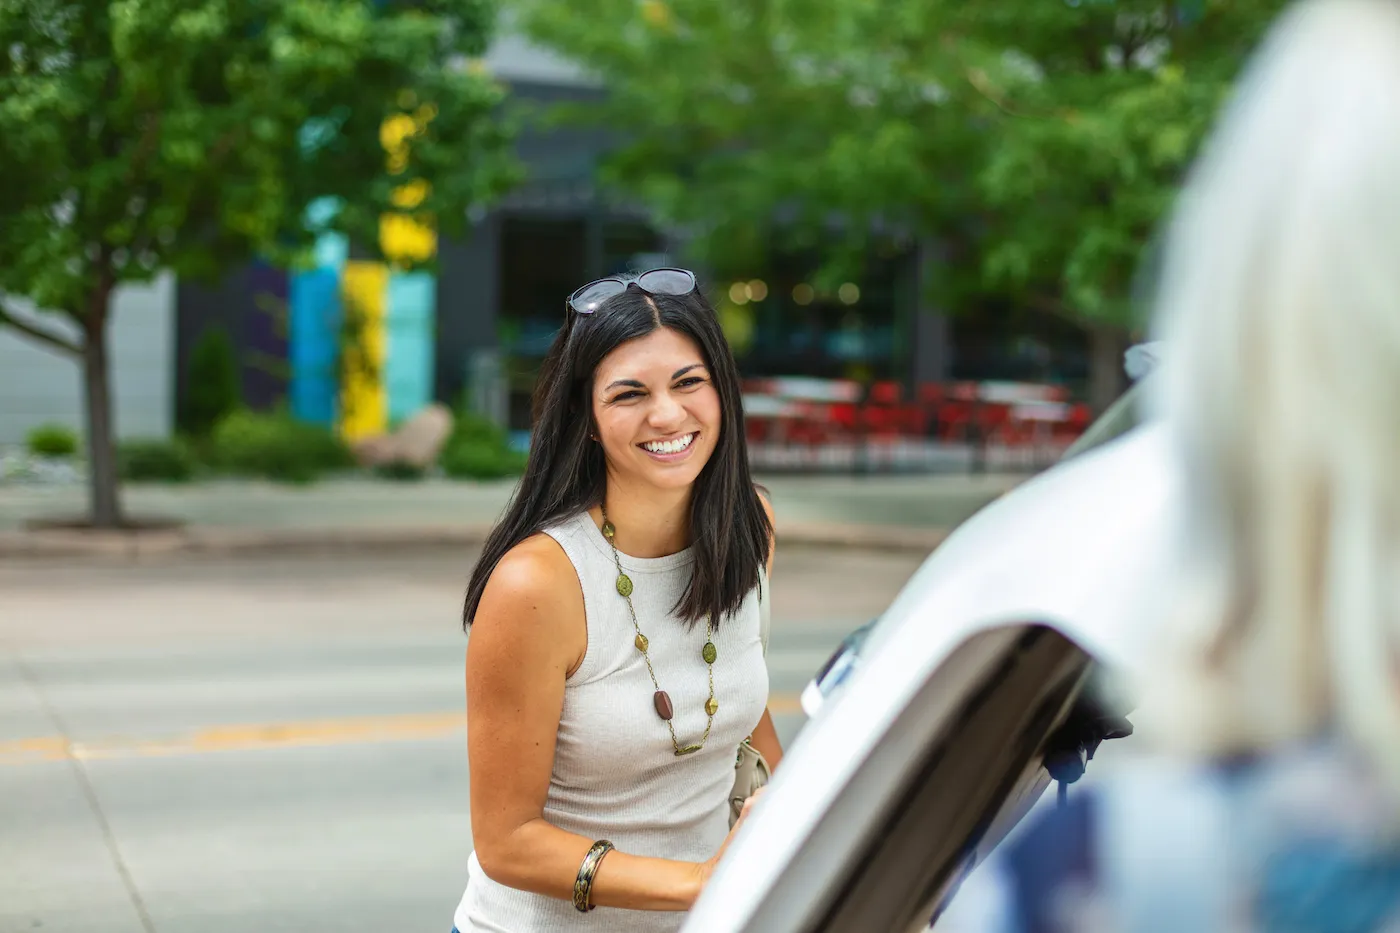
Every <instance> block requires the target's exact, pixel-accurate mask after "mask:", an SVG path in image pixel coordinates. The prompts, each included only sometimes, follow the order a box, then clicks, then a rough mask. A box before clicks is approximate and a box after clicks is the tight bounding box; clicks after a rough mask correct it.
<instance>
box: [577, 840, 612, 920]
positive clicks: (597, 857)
mask: <svg viewBox="0 0 1400 933" xmlns="http://www.w3.org/2000/svg"><path fill="white" fill-rule="evenodd" d="M612 848H613V844H612V843H611V842H608V841H607V840H606V839H599V840H598V841H597V842H595V843H593V847H592V848H591V849H589V850H588V854H587V855H585V856H584V857H583V864H582V865H580V866H579V867H578V877H577V878H575V879H574V909H576V910H578V911H579V912H580V913H585V914H586V913H588V912H589V911H590V910H592V909H593V907H594V906H595V905H593V904H590V903H589V899H590V897H591V896H592V894H593V876H594V875H596V874H598V865H599V863H601V862H602V861H603V856H605V855H607V854H608V853H609V852H611V851H612Z"/></svg>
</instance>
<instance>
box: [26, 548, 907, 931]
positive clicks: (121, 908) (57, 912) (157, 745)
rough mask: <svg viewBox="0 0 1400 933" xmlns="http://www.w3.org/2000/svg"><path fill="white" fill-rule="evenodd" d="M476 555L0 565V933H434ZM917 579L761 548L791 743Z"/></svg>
mask: <svg viewBox="0 0 1400 933" xmlns="http://www.w3.org/2000/svg"><path fill="white" fill-rule="evenodd" d="M473 556H474V555H473V554H471V553H455V552H445V551H443V550H423V549H418V550H409V551H401V552H399V553H397V554H395V555H393V556H386V555H383V554H375V555H367V554H362V555H354V556H347V555H343V554H342V555H337V556H331V555H325V556H311V555H308V556H295V557H294V556H287V557H278V558H275V559H273V558H261V559H252V558H248V559H227V558H226V559H221V560H215V559H213V558H198V557H189V556H185V557H174V556H172V557H168V558H163V559H161V560H159V561H147V562H145V563H113V562H107V563H104V562H93V563H87V564H82V563H74V562H72V561H69V562H66V563H62V564H60V563H58V562H52V561H49V562H32V563H27V562H23V561H16V562H8V563H0V864H3V865H4V866H5V871H4V872H2V873H0V933H20V931H33V930H41V929H42V930H59V931H65V933H67V931H75V933H76V931H82V933H127V931H133V933H150V931H159V933H233V931H252V930H257V931H279V930H285V931H298V933H301V931H308V930H326V931H332V930H334V931H336V933H358V931H364V933H370V931H376V933H378V931H390V930H393V931H401V930H402V931H409V930H412V931H418V930H422V931H436V933H446V930H448V929H449V928H450V927H451V914H452V910H453V908H454V907H455V905H456V902H457V899H458V897H459V896H460V894H461V889H462V885H463V882H464V880H465V874H464V872H465V863H466V856H467V853H468V852H469V851H470V848H471V838H470V826H469V819H468V787H467V767H466V755H465V749H464V741H463V739H464V734H465V730H464V716H463V710H462V707H463V699H462V692H463V691H462V654H463V647H464V645H465V638H464V636H463V634H462V632H461V629H460V624H459V620H458V615H459V611H460V604H461V593H462V590H463V588H464V585H465V581H466V576H467V572H468V569H469V567H470V561H471V560H472V558H473ZM921 560H922V558H921V557H920V555H918V554H916V553H912V552H868V551H859V550H850V549H813V548H801V547H791V548H788V549H787V550H785V551H780V553H779V555H778V558H777V565H776V567H775V571H774V581H773V593H774V618H773V634H772V647H771V650H770V655H769V667H770V671H771V674H772V698H771V708H772V709H773V711H774V714H775V718H776V720H777V723H778V728H779V732H780V733H781V734H782V736H783V738H784V740H785V741H787V740H790V739H791V738H792V736H793V735H795V734H796V732H797V731H798V730H799V729H800V728H801V725H802V715H801V713H800V710H799V708H798V702H797V700H798V693H799V692H800V690H801V688H802V686H803V685H804V684H805V683H806V681H807V678H808V677H809V675H810V674H811V673H812V672H813V670H814V669H815V668H816V667H817V666H818V665H819V664H820V663H821V662H822V661H823V660H824V659H825V658H826V657H827V655H828V654H829V652H830V651H831V649H832V648H833V647H834V646H835V645H836V644H837V643H838V642H839V641H840V639H841V637H842V636H843V635H845V634H846V633H847V632H848V631H849V630H850V629H852V628H854V627H855V626H857V625H859V624H861V623H863V622H865V621H867V620H868V619H869V618H871V617H872V616H874V615H875V614H877V613H878V612H879V611H880V610H881V609H883V608H884V606H886V605H887V604H888V602H889V600H890V599H891V598H892V597H893V596H894V594H895V593H896V592H897V591H898V589H899V587H900V586H901V585H902V584H903V582H904V581H905V580H906V579H907V578H908V576H909V575H910V574H911V573H912V572H913V571H914V569H915V568H916V567H917V566H918V565H919V563H920V562H921Z"/></svg>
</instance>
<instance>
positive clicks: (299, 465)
mask: <svg viewBox="0 0 1400 933" xmlns="http://www.w3.org/2000/svg"><path fill="white" fill-rule="evenodd" d="M210 449H211V452H212V454H213V460H214V463H215V464H216V465H217V466H219V467H220V468H221V469H224V470H227V471H229V472H230V473H234V474H237V475H241V476H261V477H265V478H267V479H271V480H277V481H279V482H287V483H309V482H311V481H312V480H314V479H316V477H318V476H320V475H321V474H322V473H325V472H327V471H329V470H336V469H340V468H342V467H346V466H349V465H350V463H351V459H350V454H349V451H348V450H347V449H346V447H345V445H344V444H342V443H341V441H340V439H339V438H337V437H336V436H335V435H334V434H332V433H331V432H330V431H328V430H326V429H325V428H323V427H320V426H319V425H314V424H307V423H305V422H303V421H297V420H296V419H295V418H292V417H291V416H290V415H287V414H284V413H277V414H270V415H269V414H257V413H255V412H249V411H240V412H234V413H233V414H232V415H229V416H228V417H227V418H225V419H223V420H222V421H220V422H219V424H218V426H216V427H215V428H214V434H213V437H212V438H211V444H210Z"/></svg>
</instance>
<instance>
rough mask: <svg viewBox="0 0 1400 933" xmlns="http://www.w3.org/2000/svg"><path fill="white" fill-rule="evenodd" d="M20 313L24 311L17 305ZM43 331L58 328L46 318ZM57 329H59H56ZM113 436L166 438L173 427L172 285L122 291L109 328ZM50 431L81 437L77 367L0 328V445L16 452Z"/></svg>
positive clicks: (164, 278) (166, 281) (170, 281)
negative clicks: (40, 430)
mask: <svg viewBox="0 0 1400 933" xmlns="http://www.w3.org/2000/svg"><path fill="white" fill-rule="evenodd" d="M14 304H15V305H16V306H17V310H18V311H19V312H21V313H23V312H25V311H27V310H29V306H27V305H25V304H24V303H23V302H19V301H16V302H14ZM43 320H44V323H46V324H55V323H59V322H60V321H61V319H60V318H58V317H57V316H52V315H46V316H45V317H44V319H43ZM60 326H62V325H61V324H60ZM109 328H110V330H109V333H108V340H109V347H110V352H111V365H112V390H113V397H114V403H113V407H114V417H115V421H116V430H117V436H118V437H120V438H132V437H168V436H170V433H171V426H172V424H173V420H174V392H173V387H174V371H175V278H174V276H172V275H170V274H168V273H167V274H162V275H161V276H160V277H159V278H157V279H156V280H155V281H154V282H152V283H150V284H148V285H127V286H123V287H121V288H119V289H117V291H116V292H115V293H114V294H113V296H112V317H111V322H110V324H109ZM49 423H57V424H64V425H68V426H69V427H72V428H73V429H74V430H76V431H78V432H79V434H81V433H82V431H83V424H84V417H83V395H82V370H81V365H80V363H79V361H78V360H76V359H71V358H69V357H67V356H65V355H63V354H61V353H58V352H57V351H54V350H50V349H48V348H46V347H44V346H43V345H41V344H39V343H36V342H35V341H33V340H30V339H29V338H28V337H26V336H24V335H23V334H19V333H17V332H15V331H14V330H12V329H10V328H8V327H4V326H0V445H11V444H22V443H24V438H25V435H26V434H27V433H28V432H29V431H30V429H32V428H34V427H36V426H38V425H41V424H49Z"/></svg>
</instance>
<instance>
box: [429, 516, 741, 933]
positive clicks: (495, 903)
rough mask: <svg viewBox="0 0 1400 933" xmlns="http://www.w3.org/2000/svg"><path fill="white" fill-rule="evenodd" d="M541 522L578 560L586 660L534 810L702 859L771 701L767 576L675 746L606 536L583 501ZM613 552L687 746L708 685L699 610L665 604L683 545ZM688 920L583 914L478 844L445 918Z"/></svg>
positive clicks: (670, 600)
mask: <svg viewBox="0 0 1400 933" xmlns="http://www.w3.org/2000/svg"><path fill="white" fill-rule="evenodd" d="M544 531H545V534H548V535H549V536H550V537H551V538H553V539H554V540H555V541H557V542H558V543H559V545H560V547H562V548H563V549H564V553H565V554H567V555H568V557H569V560H570V561H571V562H572V563H573V566H574V570H575V571H576V572H577V573H578V579H579V583H580V584H581V585H582V590H583V606H584V616H585V618H586V620H587V626H588V647H587V650H586V652H585V654H584V657H583V661H582V663H580V664H579V667H578V670H576V671H574V673H573V674H572V675H571V676H570V677H569V678H568V680H567V681H566V682H565V688H564V705H563V709H562V711H561V713H560V717H559V732H558V737H557V740H556V745H555V750H554V767H553V770H552V773H551V775H550V782H549V791H548V793H547V795H546V797H545V804H544V818H545V819H546V820H548V821H549V822H550V823H552V824H553V825H555V826H557V827H559V828H560V829H563V830H565V831H567V832H571V833H576V834H578V835H580V836H583V837H585V838H587V839H589V840H596V839H607V840H610V841H611V842H612V843H613V845H614V846H616V847H617V849H618V850H619V851H621V852H626V853H628V854H629V855H642V856H652V857H656V858H666V859H677V860H681V861H688V862H703V861H705V860H706V859H708V858H710V857H711V856H713V855H714V854H715V852H716V851H717V850H718V849H719V846H720V845H721V843H723V842H724V838H725V836H726V835H727V834H728V832H729V804H728V797H729V790H730V788H731V787H732V786H733V784H734V764H735V754H736V750H737V748H738V745H739V743H740V742H741V741H743V739H744V738H745V737H746V736H748V735H749V734H750V733H751V732H752V731H753V729H754V727H756V726H757V725H758V722H759V720H760V719H761V718H762V717H763V712H764V709H765V708H766V707H767V701H768V670H767V666H766V664H765V662H764V658H763V648H762V645H761V644H760V639H759V626H760V620H759V612H760V605H759V590H761V591H762V593H763V601H764V602H765V603H766V602H767V600H768V592H767V581H766V578H765V577H764V576H762V571H761V570H760V586H759V590H755V591H754V592H751V593H750V594H749V595H748V596H747V597H746V598H745V599H744V602H743V604H742V606H741V607H740V609H739V611H738V613H736V614H735V615H734V616H732V617H730V618H727V619H724V620H721V622H720V624H719V627H718V629H717V631H716V632H715V634H714V638H713V640H714V644H715V648H716V649H717V651H718V657H717V658H716V659H715V662H714V678H715V699H716V701H717V702H718V703H719V710H718V711H717V712H716V714H715V718H714V726H713V728H712V729H711V730H710V737H709V739H708V740H707V741H706V743H705V747H704V748H703V749H701V750H700V751H698V752H695V753H693V754H690V755H686V756H684V757H679V758H678V757H676V755H675V749H674V747H673V746H672V744H671V736H670V733H669V732H668V731H667V729H666V723H665V722H664V721H662V719H661V718H660V717H659V716H658V715H657V714H656V709H655V707H654V706H653V705H652V695H653V694H654V693H655V690H656V688H655V687H654V686H652V682H651V678H650V677H649V676H648V674H647V668H646V663H645V662H644V661H643V659H642V654H641V652H640V651H638V650H637V648H636V646H635V645H634V643H633V640H634V638H635V637H636V631H635V630H634V629H633V627H632V619H631V617H630V616H629V615H628V612H627V602H626V600H625V599H623V597H622V596H620V595H618V592H617V585H616V584H617V568H616V566H615V565H614V563H613V556H612V548H611V546H610V545H609V543H608V541H607V539H606V538H604V537H603V535H602V533H601V532H600V531H599V530H598V527H597V526H596V525H595V524H594V523H593V519H592V518H591V517H590V516H589V514H588V513H587V512H583V513H580V514H579V515H577V516H575V517H573V518H571V519H568V520H566V521H564V522H562V523H560V524H559V525H557V526H555V527H552V528H547V529H545V530H544ZM619 556H620V559H621V561H622V569H623V571H624V572H625V573H626V574H627V575H628V576H629V577H631V578H632V582H633V585H634V590H633V593H632V604H633V605H634V606H635V607H636V612H637V621H638V623H639V624H640V626H641V629H642V633H643V634H645V635H646V636H647V639H648V641H649V642H650V644H649V645H648V649H647V650H648V653H649V654H650V655H651V661H652V665H653V667H655V669H656V678H657V680H658V682H659V683H660V684H661V689H662V690H665V691H666V692H667V693H668V694H670V696H671V701H672V705H673V707H674V710H675V712H674V718H673V719H672V723H673V724H674V725H675V729H676V737H677V738H678V739H679V741H680V744H681V745H683V746H684V745H687V744H689V743H692V742H698V741H699V740H700V736H701V735H703V734H704V731H705V719H706V716H705V700H706V699H707V698H708V697H709V680H708V675H707V672H706V665H705V661H704V659H703V658H702V657H701V648H702V647H703V646H704V644H705V627H704V622H703V621H701V622H698V623H696V624H695V625H694V626H689V625H687V624H686V623H684V622H683V621H681V620H680V619H678V618H677V617H676V616H675V614H674V613H673V612H672V609H673V607H674V606H675V605H676V601H677V599H678V598H679V597H680V595H681V593H682V592H684V590H685V587H686V585H687V584H688V583H689V582H690V576H691V567H692V563H693V555H692V552H691V550H690V549H689V548H687V549H686V550H684V551H681V552H680V553H678V554H671V555H669V556H666V557H657V558H650V559H642V558H636V557H628V556H627V555H626V554H620V555H619ZM764 609H765V610H766V606H765V607H764ZM568 880H570V881H572V880H573V879H568ZM684 919H685V914H684V913H679V912H665V911H638V910H622V909H618V908H609V907H598V908H596V909H594V910H592V911H590V912H589V913H586V914H585V913H580V912H579V911H578V910H576V909H575V908H574V906H573V903H572V902H570V901H565V900H559V899H556V898H551V897H546V896H544V895H540V894H532V893H529V892H526V891H520V890H517V889H514V888H509V887H506V886H504V885H501V884H498V883H496V882H495V881H492V880H491V879H490V878H488V877H486V875H485V874H484V873H483V872H482V870H481V864H480V862H478V861H477V858H476V854H475V853H473V854H472V855H471V857H470V858H469V859H468V862H467V888H466V893H465V894H464V895H463V896H462V900H461V903H460V904H459V905H458V907H457V912H456V915H455V917H454V920H455V922H456V925H457V929H458V930H459V931H461V933H554V931H560V933H563V931H569V933H575V931H587V930H606V931H609V933H674V931H676V930H679V929H680V927H681V924H682V922H683V920H684Z"/></svg>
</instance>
